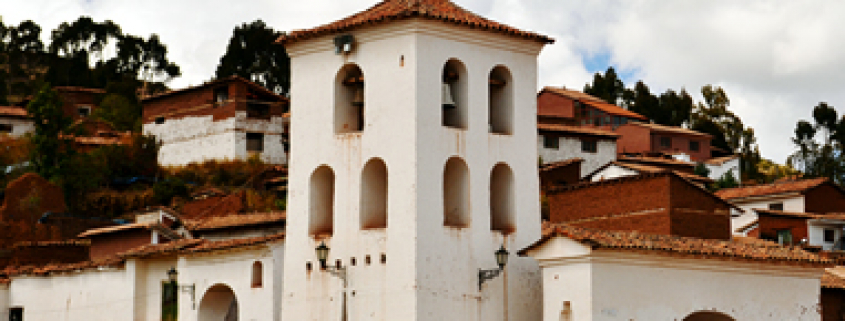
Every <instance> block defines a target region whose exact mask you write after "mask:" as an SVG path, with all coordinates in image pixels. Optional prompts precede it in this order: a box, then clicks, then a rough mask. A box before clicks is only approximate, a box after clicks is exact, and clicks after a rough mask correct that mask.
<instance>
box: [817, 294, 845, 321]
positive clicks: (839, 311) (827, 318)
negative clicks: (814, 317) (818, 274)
mask: <svg viewBox="0 0 845 321" xmlns="http://www.w3.org/2000/svg"><path fill="white" fill-rule="evenodd" d="M821 308H822V321H842V319H843V318H842V316H843V315H845V290H843V289H825V288H822V294H821Z"/></svg>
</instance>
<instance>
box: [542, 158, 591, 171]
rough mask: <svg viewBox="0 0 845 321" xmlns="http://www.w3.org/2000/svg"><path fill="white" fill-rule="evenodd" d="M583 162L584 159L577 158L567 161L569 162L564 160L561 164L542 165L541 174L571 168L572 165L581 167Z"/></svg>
mask: <svg viewBox="0 0 845 321" xmlns="http://www.w3.org/2000/svg"><path fill="white" fill-rule="evenodd" d="M583 161H584V159H583V158H579V157H576V158H570V159H567V160H562V161H559V162H554V163H546V164H543V165H540V171H541V172H547V171H551V170H555V169H558V168H561V167H567V166H570V165H578V166H581V163H582V162H583ZM579 168H580V167H579Z"/></svg>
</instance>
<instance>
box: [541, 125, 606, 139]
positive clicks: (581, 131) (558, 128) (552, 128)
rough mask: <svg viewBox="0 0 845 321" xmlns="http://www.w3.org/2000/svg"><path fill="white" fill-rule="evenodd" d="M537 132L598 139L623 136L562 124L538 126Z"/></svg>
mask: <svg viewBox="0 0 845 321" xmlns="http://www.w3.org/2000/svg"><path fill="white" fill-rule="evenodd" d="M537 130H539V131H544V132H555V133H565V134H574V135H584V136H597V137H606V138H612V139H617V138H619V137H620V136H621V135H619V134H617V133H614V132H611V131H606V130H601V129H598V128H593V127H586V126H569V125H560V124H537Z"/></svg>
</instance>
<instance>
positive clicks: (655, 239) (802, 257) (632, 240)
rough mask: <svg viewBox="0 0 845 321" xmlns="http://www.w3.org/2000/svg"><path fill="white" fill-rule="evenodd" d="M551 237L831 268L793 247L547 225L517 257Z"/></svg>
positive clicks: (597, 245) (598, 244) (599, 245)
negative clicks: (541, 233)
mask: <svg viewBox="0 0 845 321" xmlns="http://www.w3.org/2000/svg"><path fill="white" fill-rule="evenodd" d="M554 237H567V238H570V239H573V240H575V241H577V242H580V243H582V244H584V245H587V246H590V247H591V248H593V249H594V250H616V251H619V250H621V251H643V252H654V253H662V254H670V255H682V256H688V257H693V258H717V259H718V258H722V259H736V260H744V261H754V262H769V263H787V264H809V265H831V264H832V261H830V260H828V259H824V258H822V257H820V256H818V255H816V254H813V253H810V252H806V251H804V250H802V249H800V248H797V247H780V246H778V247H774V246H768V245H760V244H757V243H742V242H734V241H724V240H712V239H698V238H691V237H680V236H671V235H653V234H643V233H638V232H621V231H603V230H596V229H588V228H579V227H573V226H569V225H565V224H547V225H546V226H544V229H543V236H542V238H541V239H540V240H538V241H537V242H535V243H534V244H532V245H530V246H528V247H527V248H525V249H522V250H520V251H519V254H520V255H525V253H526V252H527V251H529V250H531V249H534V248H536V247H538V246H540V245H541V244H543V243H545V242H546V241H547V240H549V239H551V238H554Z"/></svg>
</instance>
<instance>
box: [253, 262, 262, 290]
mask: <svg viewBox="0 0 845 321" xmlns="http://www.w3.org/2000/svg"><path fill="white" fill-rule="evenodd" d="M263 279H264V267H263V266H262V264H261V262H260V261H255V263H252V287H253V288H260V287H262V286H263Z"/></svg>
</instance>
